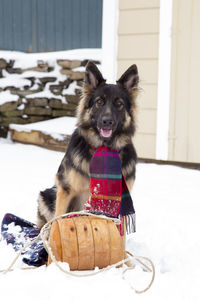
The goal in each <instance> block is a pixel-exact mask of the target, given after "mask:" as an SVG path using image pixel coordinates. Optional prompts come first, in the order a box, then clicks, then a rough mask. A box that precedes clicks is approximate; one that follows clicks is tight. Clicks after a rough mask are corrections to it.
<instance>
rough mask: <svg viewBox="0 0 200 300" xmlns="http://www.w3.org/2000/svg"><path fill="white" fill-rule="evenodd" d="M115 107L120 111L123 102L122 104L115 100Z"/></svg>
mask: <svg viewBox="0 0 200 300" xmlns="http://www.w3.org/2000/svg"><path fill="white" fill-rule="evenodd" d="M115 105H116V106H117V108H119V109H121V108H122V107H123V106H124V104H123V102H122V101H121V100H120V99H117V100H116V101H115Z"/></svg>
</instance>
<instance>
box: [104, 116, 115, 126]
mask: <svg viewBox="0 0 200 300" xmlns="http://www.w3.org/2000/svg"><path fill="white" fill-rule="evenodd" d="M113 123H114V122H113V119H112V116H110V115H109V116H108V115H105V116H103V117H102V125H103V126H105V127H111V126H112V125H113Z"/></svg>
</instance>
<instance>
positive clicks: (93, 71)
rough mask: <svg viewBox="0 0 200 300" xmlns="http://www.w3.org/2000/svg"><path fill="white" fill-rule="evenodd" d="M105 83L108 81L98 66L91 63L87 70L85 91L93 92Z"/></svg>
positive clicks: (88, 64)
mask: <svg viewBox="0 0 200 300" xmlns="http://www.w3.org/2000/svg"><path fill="white" fill-rule="evenodd" d="M105 82H106V80H105V79H104V78H103V76H102V74H101V72H100V71H99V69H98V68H97V66H96V65H95V64H94V63H93V62H91V61H89V62H88V63H87V65H86V70H85V79H84V89H85V90H89V91H92V90H95V89H96V88H97V87H98V86H99V85H101V84H104V83H105Z"/></svg>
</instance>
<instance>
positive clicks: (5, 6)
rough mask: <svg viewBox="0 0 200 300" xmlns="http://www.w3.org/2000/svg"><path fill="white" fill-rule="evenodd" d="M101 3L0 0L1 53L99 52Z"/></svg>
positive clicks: (72, 0)
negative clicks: (15, 51) (6, 51)
mask: <svg viewBox="0 0 200 300" xmlns="http://www.w3.org/2000/svg"><path fill="white" fill-rule="evenodd" d="M101 34H102V0H0V49H3V50H20V51H31V52H39V51H55V50H65V49H75V48H100V47H101Z"/></svg>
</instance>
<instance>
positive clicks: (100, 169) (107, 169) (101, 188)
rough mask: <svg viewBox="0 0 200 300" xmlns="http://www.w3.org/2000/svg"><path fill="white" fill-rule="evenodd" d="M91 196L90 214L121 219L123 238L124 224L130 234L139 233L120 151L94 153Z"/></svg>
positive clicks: (100, 150)
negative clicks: (136, 231)
mask: <svg viewBox="0 0 200 300" xmlns="http://www.w3.org/2000/svg"><path fill="white" fill-rule="evenodd" d="M90 193H91V196H90V198H89V200H88V202H87V204H86V210H87V211H90V212H92V213H95V214H105V215H107V216H110V217H120V218H121V221H122V225H121V228H120V232H121V234H122V235H123V234H124V232H123V229H124V222H125V224H126V231H127V233H131V232H135V210H134V207H133V201H132V198H131V195H130V193H129V190H128V187H127V185H126V181H125V178H124V175H123V174H122V164H121V159H120V157H119V153H118V151H117V150H114V149H111V148H109V147H106V146H101V147H99V148H98V149H97V150H96V151H95V152H94V154H93V157H92V159H91V162H90Z"/></svg>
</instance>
